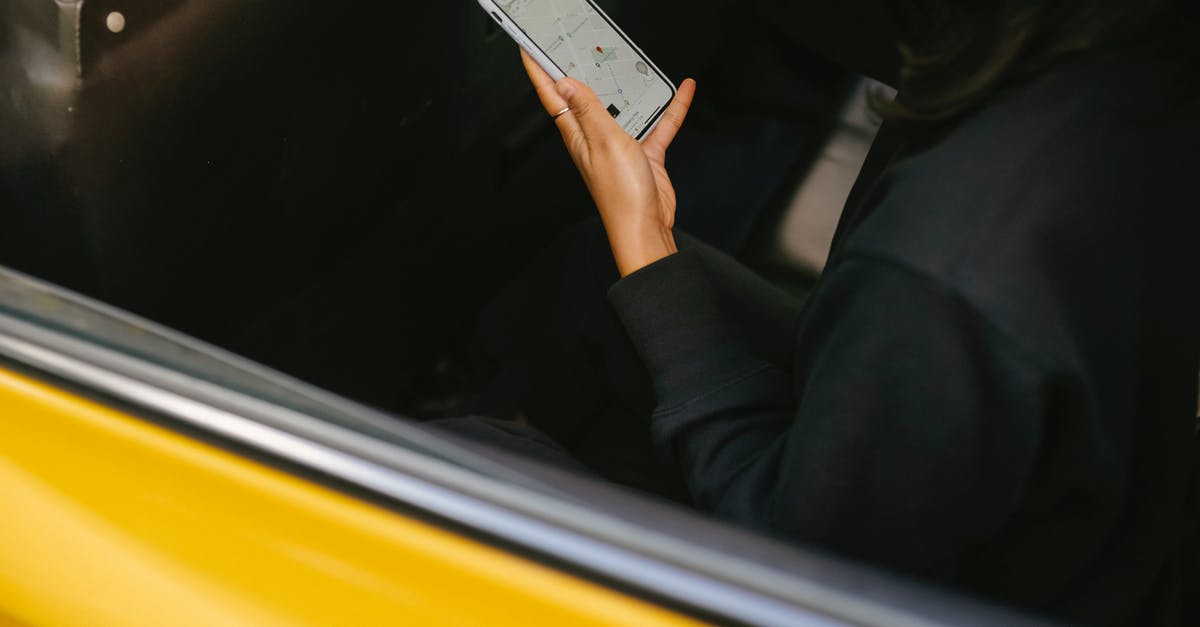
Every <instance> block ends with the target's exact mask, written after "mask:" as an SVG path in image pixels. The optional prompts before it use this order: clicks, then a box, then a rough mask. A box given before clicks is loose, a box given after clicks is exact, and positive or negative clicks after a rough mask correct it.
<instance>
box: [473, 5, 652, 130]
mask: <svg viewBox="0 0 1200 627" xmlns="http://www.w3.org/2000/svg"><path fill="white" fill-rule="evenodd" d="M478 1H479V4H480V6H482V7H483V9H484V10H485V11H487V12H488V14H489V15H491V16H492V19H494V20H496V22H497V23H498V24H500V27H501V28H503V29H504V31H505V32H506V33H508V35H509V36H510V37H512V38H513V39H514V40H516V42H517V43H518V44H520V46H521V48H522V49H524V50H525V52H526V53H527V54H529V56H530V57H531V58H532V59H534V61H536V62H537V64H538V65H539V66H540V67H541V68H542V69H543V70H545V72H546V73H547V74H548V75H549V76H550V77H551V78H553V79H554V80H556V81H558V80H562V79H563V78H566V77H568V76H569V77H571V78H574V79H577V80H579V81H581V82H583V83H585V84H586V85H587V86H588V87H590V88H591V89H592V90H593V91H595V92H596V95H597V97H599V98H600V101H601V102H603V103H604V110H605V111H607V112H608V114H609V115H611V116H612V117H613V119H615V120H616V121H617V124H619V125H620V126H621V128H623V129H624V130H625V132H626V133H628V134H629V136H630V137H633V138H634V139H639V140H640V139H642V138H644V137H646V136H647V135H648V134H649V133H650V132H651V131H652V130H654V127H655V125H656V124H657V123H658V120H659V119H660V118H661V117H662V114H663V112H664V111H666V108H667V105H668V104H670V102H671V100H672V98H674V97H675V86H674V85H672V84H671V81H669V80H667V78H666V76H665V75H664V74H663V73H662V71H660V70H659V69H658V66H656V65H655V64H654V63H653V62H652V61H650V58H649V57H647V56H646V55H645V53H643V52H642V51H641V49H640V48H638V47H637V46H636V45H634V43H633V41H631V40H630V39H629V37H628V36H626V35H625V33H624V32H623V31H621V29H620V28H618V27H617V25H616V23H614V22H613V21H612V19H611V18H609V17H608V15H606V14H605V13H604V11H603V10H601V9H600V7H598V6H597V5H596V3H595V2H593V0H478Z"/></svg>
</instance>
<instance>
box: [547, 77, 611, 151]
mask: <svg viewBox="0 0 1200 627" xmlns="http://www.w3.org/2000/svg"><path fill="white" fill-rule="evenodd" d="M557 89H558V94H559V95H560V96H562V97H563V99H564V100H566V101H567V106H569V107H571V112H570V113H568V114H567V115H570V116H573V117H574V118H575V120H576V121H577V122H579V126H580V129H581V130H583V135H584V137H586V138H587V140H588V143H594V142H596V141H598V140H603V139H605V138H607V137H609V136H610V135H611V134H612V133H613V132H617V133H621V134H624V133H625V131H623V130H621V127H619V126H617V124H616V122H615V121H613V117H612V116H611V115H609V113H608V111H606V110H605V109H604V103H602V102H600V98H598V97H597V96H596V92H594V91H592V88H591V87H588V86H587V85H585V84H583V83H582V82H580V81H577V80H575V79H573V78H564V79H562V80H561V81H559V82H558V85H557Z"/></svg>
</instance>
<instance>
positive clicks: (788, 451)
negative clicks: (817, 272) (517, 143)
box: [610, 252, 1041, 571]
mask: <svg viewBox="0 0 1200 627" xmlns="http://www.w3.org/2000/svg"><path fill="white" fill-rule="evenodd" d="M610 300H611V302H612V304H613V306H614V308H615V310H616V311H617V313H618V315H619V316H620V317H621V319H622V321H623V322H624V324H625V326H626V329H627V331H628V332H629V334H630V337H631V338H632V339H633V341H634V343H635V345H636V346H637V347H638V350H639V352H640V354H641V355H642V358H643V360H644V361H645V364H646V366H647V367H648V369H649V370H650V372H651V374H652V376H653V379H654V382H655V389H656V392H657V394H658V401H659V408H658V410H657V411H656V413H655V414H654V416H653V419H652V427H653V433H654V437H655V440H656V443H657V445H658V446H659V447H660V448H661V449H662V450H663V452H664V453H666V454H668V455H671V456H672V457H673V458H674V459H675V460H676V462H677V463H678V464H679V466H680V468H681V470H682V472H683V474H684V476H685V478H686V480H687V483H688V485H689V488H690V490H691V491H692V494H693V496H694V498H695V500H696V503H697V505H698V506H699V507H701V508H703V509H706V510H709V511H712V512H714V513H716V514H718V515H719V516H721V517H724V518H728V519H732V520H735V521H737V522H739V523H741V524H745V525H749V526H752V527H756V528H758V529H760V530H763V531H767V532H770V533H775V534H779V535H783V536H786V537H789V538H791V539H793V540H800V541H803V542H809V543H814V544H817V545H821V546H825V547H827V548H830V549H833V550H836V551H839V552H842V553H845V554H849V555H852V556H856V557H860V558H863V559H868V560H871V561H874V562H878V563H882V564H885V565H891V566H894V567H897V568H902V569H905V570H912V571H931V570H934V569H937V568H939V567H942V566H945V565H947V564H948V563H949V562H950V561H951V560H952V559H953V557H954V556H955V555H956V554H957V553H958V552H959V551H961V550H962V549H963V548H964V547H966V546H967V545H969V544H970V543H971V542H973V541H976V540H978V539H980V538H984V537H987V536H988V535H989V534H990V533H993V532H994V531H995V528H996V526H997V525H998V524H1000V522H1002V521H1004V520H1007V519H1008V518H1009V517H1010V516H1011V515H1012V513H1013V510H1014V508H1015V507H1016V506H1017V503H1018V501H1019V498H1020V497H1021V494H1022V491H1023V486H1024V485H1025V482H1026V480H1027V478H1028V476H1029V474H1030V472H1031V470H1032V466H1033V463H1034V461H1033V460H1034V455H1035V451H1036V450H1037V448H1038V443H1039V437H1040V432H1039V420H1038V417H1039V415H1040V408H1039V401H1038V398H1039V381H1040V379H1041V377H1040V375H1039V374H1038V373H1039V372H1040V370H1041V369H1040V368H1038V367H1036V366H1035V365H1034V360H1033V359H1032V358H1030V357H1027V356H1026V354H1025V353H1024V352H1022V351H1021V350H1020V349H1019V348H1018V347H1017V344H1016V343H1015V342H1012V341H1009V339H1008V338H1007V337H1005V336H1004V335H1003V334H1002V333H1001V332H1000V331H999V330H997V329H996V328H994V327H993V326H992V325H990V324H989V323H988V322H987V321H986V320H984V319H982V318H981V317H980V316H979V315H978V314H977V313H976V312H975V311H974V310H973V309H972V308H971V307H970V306H968V305H967V304H966V303H964V302H962V301H961V300H960V299H959V298H958V297H957V296H956V295H955V294H954V293H952V292H949V291H947V290H944V289H942V288H941V287H940V286H938V285H937V284H935V283H933V282H931V281H929V280H927V279H925V278H923V277H921V276H919V275H916V274H913V273H910V272H908V271H906V270H903V269H900V268H897V267H894V266H891V265H889V264H886V263H883V262H877V261H869V260H864V259H849V260H844V261H843V262H842V263H841V264H839V266H838V267H837V269H836V270H835V271H833V273H832V274H831V275H830V276H829V277H827V278H826V280H825V282H824V284H823V286H822V288H821V289H820V290H819V291H818V293H817V294H815V295H814V297H813V300H812V301H811V302H810V304H809V311H808V312H807V316H806V321H805V323H804V325H803V327H802V329H801V331H800V334H799V348H798V351H799V354H798V359H797V362H796V363H797V371H796V372H795V373H794V375H793V377H794V378H789V377H785V376H784V375H783V374H782V373H781V372H780V371H778V370H777V369H775V368H772V367H770V366H768V365H767V364H765V363H763V362H761V361H759V360H758V359H756V358H754V357H752V356H751V354H750V352H749V351H747V350H746V348H745V344H744V342H743V341H742V339H741V337H740V335H741V334H740V332H739V330H738V329H737V328H736V326H735V325H733V324H731V323H730V321H729V319H728V318H727V316H726V315H725V314H724V313H723V312H722V311H721V308H720V306H719V305H718V303H717V301H716V300H715V299H714V298H713V288H712V286H711V285H710V284H709V280H708V278H707V277H706V276H705V273H704V268H703V265H702V264H701V263H700V260H699V259H697V258H696V257H695V256H692V255H689V254H688V253H687V252H684V253H680V254H678V255H675V256H673V257H671V258H668V259H666V260H664V261H661V262H659V263H657V264H654V265H652V266H650V267H648V268H645V269H643V270H642V271H641V272H638V273H636V274H634V275H632V276H630V277H628V278H626V279H624V280H623V281H621V282H619V283H618V284H616V285H615V286H614V287H613V288H612V290H611V292H610Z"/></svg>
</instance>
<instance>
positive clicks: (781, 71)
mask: <svg viewBox="0 0 1200 627" xmlns="http://www.w3.org/2000/svg"><path fill="white" fill-rule="evenodd" d="M599 4H600V5H602V6H603V8H604V9H605V10H606V11H608V12H609V13H610V14H611V15H612V16H613V17H614V19H615V20H616V21H617V22H618V23H620V24H621V25H622V27H623V28H624V29H625V30H626V31H627V32H628V33H629V34H630V36H631V37H632V38H633V39H634V40H635V41H638V42H639V43H640V44H641V46H642V47H643V48H644V49H645V50H646V51H647V53H648V54H650V55H651V56H653V57H654V58H655V60H656V61H657V63H658V64H659V66H660V67H661V68H662V69H663V70H664V71H665V72H666V73H667V75H668V76H670V77H672V78H673V79H674V80H677V81H678V80H680V79H682V78H684V77H688V76H691V77H695V78H697V80H698V82H699V84H700V88H701V99H700V100H699V101H698V103H697V107H696V108H695V109H694V110H693V112H692V117H691V118H690V119H689V122H688V125H687V126H686V128H685V130H684V132H683V133H682V134H681V135H680V137H679V139H678V141H677V143H676V145H675V146H674V147H673V149H672V153H671V159H672V161H671V167H672V174H673V178H674V179H675V181H676V186H677V187H678V189H679V190H680V224H679V227H680V229H681V230H683V231H685V232H688V233H690V234H692V235H694V236H696V237H698V238H700V239H702V240H704V241H706V242H708V243H710V244H712V245H714V246H716V247H718V248H720V249H721V250H723V251H725V252H727V253H729V254H731V255H733V256H735V257H738V258H739V259H741V260H743V261H744V262H746V263H748V264H749V265H750V266H751V267H753V268H754V269H756V270H757V271H759V272H760V273H762V274H763V275H764V276H767V277H768V278H770V279H771V280H772V281H774V282H776V283H777V284H778V285H779V286H781V287H783V288H784V289H786V290H788V291H790V292H791V293H793V294H795V295H796V296H797V297H799V298H803V297H804V295H805V294H806V292H807V291H808V289H809V288H810V287H811V286H812V285H813V283H814V281H815V280H816V278H817V276H818V275H819V273H820V271H821V267H822V265H823V263H824V254H825V252H826V251H827V249H828V244H829V239H830V238H831V237H832V233H833V229H834V227H835V226H836V222H837V218H838V212H839V211H840V207H841V204H842V202H843V201H844V199H845V196H846V194H848V193H849V187H850V185H851V184H852V183H853V180H854V177H855V175H856V173H857V170H858V166H859V165H860V164H861V162H862V160H863V158H865V154H866V149H867V147H868V146H869V145H870V142H871V139H872V137H873V135H874V132H875V129H876V127H877V123H878V121H877V120H875V119H874V117H873V115H872V114H871V113H870V110H869V107H868V106H867V105H866V102H867V99H868V95H869V94H871V93H873V92H876V91H878V90H882V89H884V88H883V87H882V86H879V85H875V84H872V83H870V82H869V81H867V80H865V79H863V78H861V77H857V76H852V75H849V74H846V73H845V72H844V71H842V70H841V69H840V68H839V67H838V66H837V65H836V64H834V63H833V62H831V61H829V60H826V59H823V58H821V57H819V56H818V55H816V54H815V53H810V52H807V51H805V50H803V49H800V48H799V47H797V46H796V45H795V44H794V43H793V38H792V36H791V35H790V34H789V32H788V21H787V20H786V19H783V18H782V17H781V16H779V15H776V14H773V13H772V11H771V10H770V7H771V6H772V5H771V3H747V4H744V5H743V4H736V7H735V3H732V2H728V1H726V0H706V1H703V2H697V1H684V0H670V1H663V2H654V3H642V2H631V1H628V0H610V1H600V2H599ZM731 7H734V8H731ZM72 10H75V11H78V15H77V16H75V17H74V18H72V19H76V20H77V23H78V25H79V30H78V36H77V38H75V37H71V36H68V35H65V34H64V32H63V30H62V28H63V27H62V20H63V16H64V13H68V12H70V11H72ZM113 13H120V15H121V16H122V18H123V19H121V20H120V22H119V24H118V23H117V22H114V21H113V20H110V19H107V18H108V17H109V16H110V15H112V14H113ZM0 25H2V26H0V85H4V86H6V89H5V90H4V91H5V93H3V94H2V96H3V97H0V136H3V137H6V138H12V139H11V140H9V141H5V142H3V143H2V144H0V266H4V267H7V268H11V269H12V270H15V271H17V273H19V274H17V273H14V274H6V275H5V276H4V277H3V279H2V280H0V302H3V303H4V308H5V310H6V311H8V312H10V313H11V312H13V311H30V310H34V311H40V312H42V315H40V316H36V317H35V318H36V319H28V320H26V321H25V322H28V323H30V324H33V323H37V324H39V325H43V326H45V327H47V328H52V329H55V330H56V332H59V333H62V334H63V335H64V336H65V337H67V338H76V339H79V338H84V339H86V340H87V341H88V342H91V343H94V344H96V345H99V346H103V347H105V348H107V349H111V350H113V351H115V352H116V353H119V354H124V355H127V356H132V357H133V358H135V359H136V360H139V361H144V362H148V363H152V364H158V365H159V366H165V367H167V368H169V369H171V370H173V371H176V372H182V373H185V374H186V375H187V377H190V378H191V379H194V380H196V381H201V382H204V383H205V384H212V385H218V386H221V387H222V388H224V389H226V390H232V391H234V392H236V393H237V394H240V395H244V396H245V397H246V398H247V399H257V400H258V401H263V402H268V403H270V404H272V405H273V406H277V407H282V408H285V409H286V410H288V411H291V412H295V413H297V414H305V415H309V416H316V417H319V418H321V419H322V420H324V421H326V422H327V423H328V424H331V425H335V426H338V427H341V428H345V429H347V430H349V431H351V432H353V433H357V434H360V435H367V436H370V438H373V439H376V440H378V441H381V442H387V443H390V444H393V445H397V446H401V447H403V448H405V449H408V450H414V451H419V452H421V453H422V454H423V455H426V456H428V457H430V458H432V459H435V460H440V461H441V462H444V463H448V464H450V465H452V466H456V467H460V468H465V469H467V470H469V471H471V472H472V473H476V474H481V475H486V476H488V477H491V478H493V479H501V480H503V481H505V482H507V483H510V484H512V485H514V486H520V487H522V488H524V489H528V490H530V491H533V492H536V493H541V494H547V495H551V496H553V497H554V498H556V499H565V500H567V501H569V502H571V503H574V504H575V505H577V506H578V508H579V509H578V511H576V510H572V509H570V508H566V509H561V510H555V508H553V507H551V508H549V509H548V510H547V511H551V512H553V511H557V512H558V513H557V514H553V515H555V516H567V517H570V516H575V517H576V518H575V519H572V520H573V521H574V522H573V523H572V524H579V525H584V526H587V525H592V526H593V527H594V526H596V525H599V526H600V527H603V529H602V531H603V533H606V534H609V535H610V536H612V537H623V538H624V540H623V541H626V542H634V543H635V544H637V546H638V547H642V548H645V547H646V545H648V544H653V542H652V539H651V538H649V536H647V538H643V539H640V540H636V542H635V541H634V540H631V539H630V538H629V537H625V535H623V534H628V533H629V532H628V530H625V529H623V528H618V527H604V525H607V524H610V523H612V521H618V520H619V521H626V522H629V521H632V522H634V523H637V524H638V525H640V527H639V529H642V530H643V531H639V532H638V533H643V532H644V530H645V529H648V528H655V529H658V530H659V532H660V533H662V534H664V535H667V536H672V537H675V538H682V539H685V540H689V541H693V542H695V543H696V544H698V545H703V546H708V547H710V548H714V549H721V550H723V551H725V552H726V553H731V554H740V555H742V556H743V557H744V558H746V559H748V560H749V561H751V562H754V563H756V564H759V565H760V566H763V567H770V568H771V569H774V570H772V571H769V572H768V571H763V572H767V573H768V574H767V575H763V574H762V573H755V574H753V576H754V577H759V579H761V580H762V581H761V582H760V583H762V585H764V586H778V585H780V584H779V582H784V581H785V579H779V580H778V582H776V583H769V580H770V579H771V577H773V576H776V575H778V573H779V572H790V573H792V575H796V576H801V575H803V576H810V577H814V578H826V579H833V580H836V579H838V578H839V577H840V578H843V579H854V578H858V577H861V575H860V574H859V572H858V571H853V572H850V571H844V570H843V569H844V568H846V567H845V566H843V565H841V564H840V563H839V562H837V561H836V560H833V559H827V558H823V557H820V556H815V555H812V554H810V553H807V552H803V551H800V550H799V549H794V548H791V547H784V546H783V545H781V544H780V543H778V542H776V541H774V540H770V539H766V538H759V537H757V536H753V535H752V534H749V533H746V532H742V531H739V530H736V529H733V528H731V527H728V526H726V525H723V524H720V523H717V522H714V521H707V520H703V519H701V518H699V517H697V516H693V515H690V514H687V513H685V512H683V511H682V510H681V509H679V508H678V507H676V506H674V505H671V504H668V503H663V502H656V501H653V500H651V499H647V498H644V496H642V495H637V494H633V493H629V492H627V491H624V490H622V489H620V488H619V487H617V486H611V485H607V484H604V483H602V482H598V481H592V480H588V479H583V478H579V477H574V476H572V475H570V474H569V473H564V472H561V471H558V470H555V469H552V468H545V467H542V466H541V465H539V464H537V463H535V462H531V461H529V460H523V459H521V458H520V457H518V456H513V455H511V454H507V453H504V452H500V451H491V450H487V449H486V447H481V446H480V445H479V444H477V443H474V442H469V441H466V440H462V441H459V440H456V439H455V438H453V437H449V436H440V435H439V436H435V435H432V434H431V432H430V431H428V430H427V429H424V428H423V427H422V424H421V423H422V422H423V421H428V420H432V419H437V418H443V417H446V416H452V415H454V414H455V412H456V410H457V409H458V408H459V407H460V405H459V402H460V401H461V399H462V398H463V397H464V396H467V395H469V394H470V393H471V391H472V390H474V389H476V388H477V387H478V386H480V385H481V383H482V382H483V381H485V380H486V379H487V378H488V376H489V374H490V371H489V369H488V364H487V362H486V360H481V359H480V358H479V356H478V354H477V353H478V347H477V339H476V336H477V333H478V329H477V325H478V319H479V315H480V312H481V310H482V309H483V308H484V307H485V306H486V305H487V304H488V303H489V302H491V301H492V300H493V299H495V298H496V297H497V296H498V295H499V294H501V293H502V292H503V290H504V289H505V287H506V286H507V285H508V284H509V283H510V282H511V281H512V280H513V279H514V278H515V277H516V276H517V275H518V274H519V273H520V272H521V271H522V270H523V269H524V268H526V267H527V266H528V265H529V264H530V263H531V262H532V261H533V260H534V259H535V258H536V257H537V255H538V254H539V253H540V252H541V251H542V250H544V249H545V248H547V247H548V246H550V245H551V244H552V243H553V242H554V241H555V239H556V237H557V236H558V235H559V234H560V233H562V232H563V231H564V230H565V229H567V228H569V227H570V226H571V225H573V224H576V223H578V222H580V221H582V220H584V219H586V218H588V217H589V216H590V215H592V213H594V209H593V208H592V206H591V202H590V200H589V198H588V195H587V193H586V189H585V188H584V186H583V184H582V182H581V180H580V178H579V176H578V174H577V173H576V172H575V170H574V167H573V166H572V164H571V162H570V160H569V159H568V158H567V156H566V154H565V152H564V151H563V149H562V145H561V140H560V139H559V137H558V135H557V133H556V132H555V128H554V126H553V123H552V121H551V120H550V119H549V118H548V116H546V114H545V112H544V111H543V110H542V109H541V107H540V106H539V105H538V103H537V100H536V97H535V95H534V93H533V91H532V88H531V87H530V86H529V84H528V81H527V80H526V78H525V76H524V74H523V72H522V69H521V65H520V60H519V57H518V55H517V50H516V47H515V45H514V44H513V43H512V41H511V40H510V39H509V38H508V37H507V36H506V35H505V34H504V33H503V32H502V31H501V30H500V29H499V28H498V27H497V26H496V24H495V23H494V22H493V21H492V20H491V19H489V17H488V16H487V15H486V14H485V13H483V12H482V11H480V10H479V8H478V7H477V6H476V4H475V3H474V2H470V1H467V0H463V1H461V2H431V3H408V2H399V3H366V2H358V1H349V2H338V3H317V2H310V1H308V0H288V1H286V2H285V1H282V0H263V1H260V2H238V1H236V0H166V1H164V0H156V1H150V0H86V1H84V2H82V3H55V2H45V1H39V0H0ZM118 25H119V28H116V27H115V26H118ZM76 46H77V47H76ZM35 277H36V278H35ZM52 286H60V287H61V288H65V290H69V291H70V292H73V293H75V294H78V295H80V296H75V295H74V294H71V293H68V292H65V291H60V290H59V288H57V287H52ZM30 294H35V296H30ZM31 299H32V300H31ZM100 303H103V305H102V304H100ZM109 307H111V308H113V309H109ZM118 310H119V311H118ZM121 312H129V314H132V316H130V315H127V314H125V313H121ZM62 341H67V340H62ZM106 359H107V358H106ZM112 359H114V360H116V359H117V358H116V357H113V358H112ZM118 361H119V360H118ZM260 364H261V366H260ZM263 366H265V367H266V368H263ZM122 367H125V366H121V365H120V364H119V363H117V361H114V362H113V364H112V368H114V369H119V368H122ZM129 367H131V368H132V366H129ZM268 369H269V370H268ZM164 385H165V384H164ZM251 405H253V403H251V402H250V401H245V406H246V407H250V406H251ZM247 411H249V410H248V409H247ZM264 411H265V410H264ZM272 415H274V414H272ZM280 416H282V417H280ZM398 417H403V418H398ZM274 419H277V420H279V421H281V422H280V424H285V425H287V426H288V428H295V429H313V430H319V429H318V428H317V427H312V426H311V425H309V426H304V425H301V424H300V423H299V422H288V421H289V420H292V418H289V417H287V416H283V415H282V414H280V415H278V416H275V417H274V418H272V417H271V416H265V417H264V418H263V420H264V421H267V420H274ZM305 424H307V423H305ZM331 437H332V436H331ZM347 437H349V436H347ZM351 439H352V438H351ZM347 442H349V440H347ZM346 446H351V444H346ZM355 450H356V451H357V453H358V454H361V455H363V456H369V455H371V454H373V453H371V450H372V449H371V448H370V446H369V445H363V448H362V449H361V450H359V449H355ZM389 463H400V462H396V461H395V460H394V459H393V460H391V461H390V462H389ZM414 463H416V462H414ZM408 471H411V472H419V469H417V470H414V468H413V467H410V468H408ZM439 476H441V475H439ZM469 483H470V482H469V481H467V482H465V483H463V484H462V485H460V486H459V487H461V488H462V489H463V490H467V489H482V488H470V486H469V485H468V484H469ZM464 486H465V487H464ZM489 489H491V488H489ZM595 510H599V511H600V512H602V513H603V514H604V515H605V517H603V519H602V520H601V518H596V517H595V516H596V513H595ZM588 511H591V513H586V512H588ZM563 512H566V513H563ZM579 512H585V513H583V514H581V513H579ZM543 514H545V515H550V514H546V513H545V512H543ZM597 521H601V522H597ZM612 524H615V523H612ZM647 550H649V549H647ZM684 553H686V551H685V550H683V549H680V554H681V555H682V554H684ZM671 559H675V560H678V559H682V558H680V557H679V555H672V557H671ZM697 559H699V558H697ZM706 559H707V558H706ZM707 567H711V568H712V569H714V571H716V570H720V568H719V565H713V564H709V565H708V566H707ZM770 572H776V575H770V574H769V573H770ZM726 576H731V575H728V573H727V575H726ZM779 576H782V575H779ZM859 581H862V580H859ZM763 582H766V583H763ZM893 584H895V582H890V583H889V584H888V586H893ZM896 585H899V587H898V588H896V587H889V588H887V591H886V592H879V594H880V595H882V597H886V598H887V599H890V601H889V602H899V601H895V599H897V598H899V599H908V598H910V596H911V597H912V598H917V597H919V596H920V594H924V593H923V592H922V593H918V592H913V591H908V589H907V588H905V587H904V585H902V584H896ZM859 588H862V589H870V588H871V585H867V584H864V585H861V586H859ZM879 590H883V587H882V586H880V587H879ZM897 590H901V591H900V592H897ZM788 594H795V592H794V591H793V592H789V593H788ZM921 599H924V597H921ZM881 602H882V601H881ZM913 603H916V604H922V603H926V601H924V600H921V601H919V602H918V601H913ZM957 603H958V601H955V600H953V599H949V598H946V599H943V598H939V605H938V610H937V611H938V612H940V613H941V614H940V616H941V617H942V618H945V617H947V616H950V617H954V616H958V617H960V618H961V617H963V616H967V615H968V612H971V613H970V614H969V615H971V616H973V619H972V621H971V622H973V624H985V623H986V622H987V620H985V619H984V618H983V617H982V615H980V614H978V613H976V612H977V610H976V609H974V608H968V607H967V606H965V605H962V606H960V605H958V604H957ZM1007 618H1008V617H1005V619H1006V620H1007ZM951 622H953V621H951ZM996 624H1004V623H1003V622H997V623H996Z"/></svg>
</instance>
